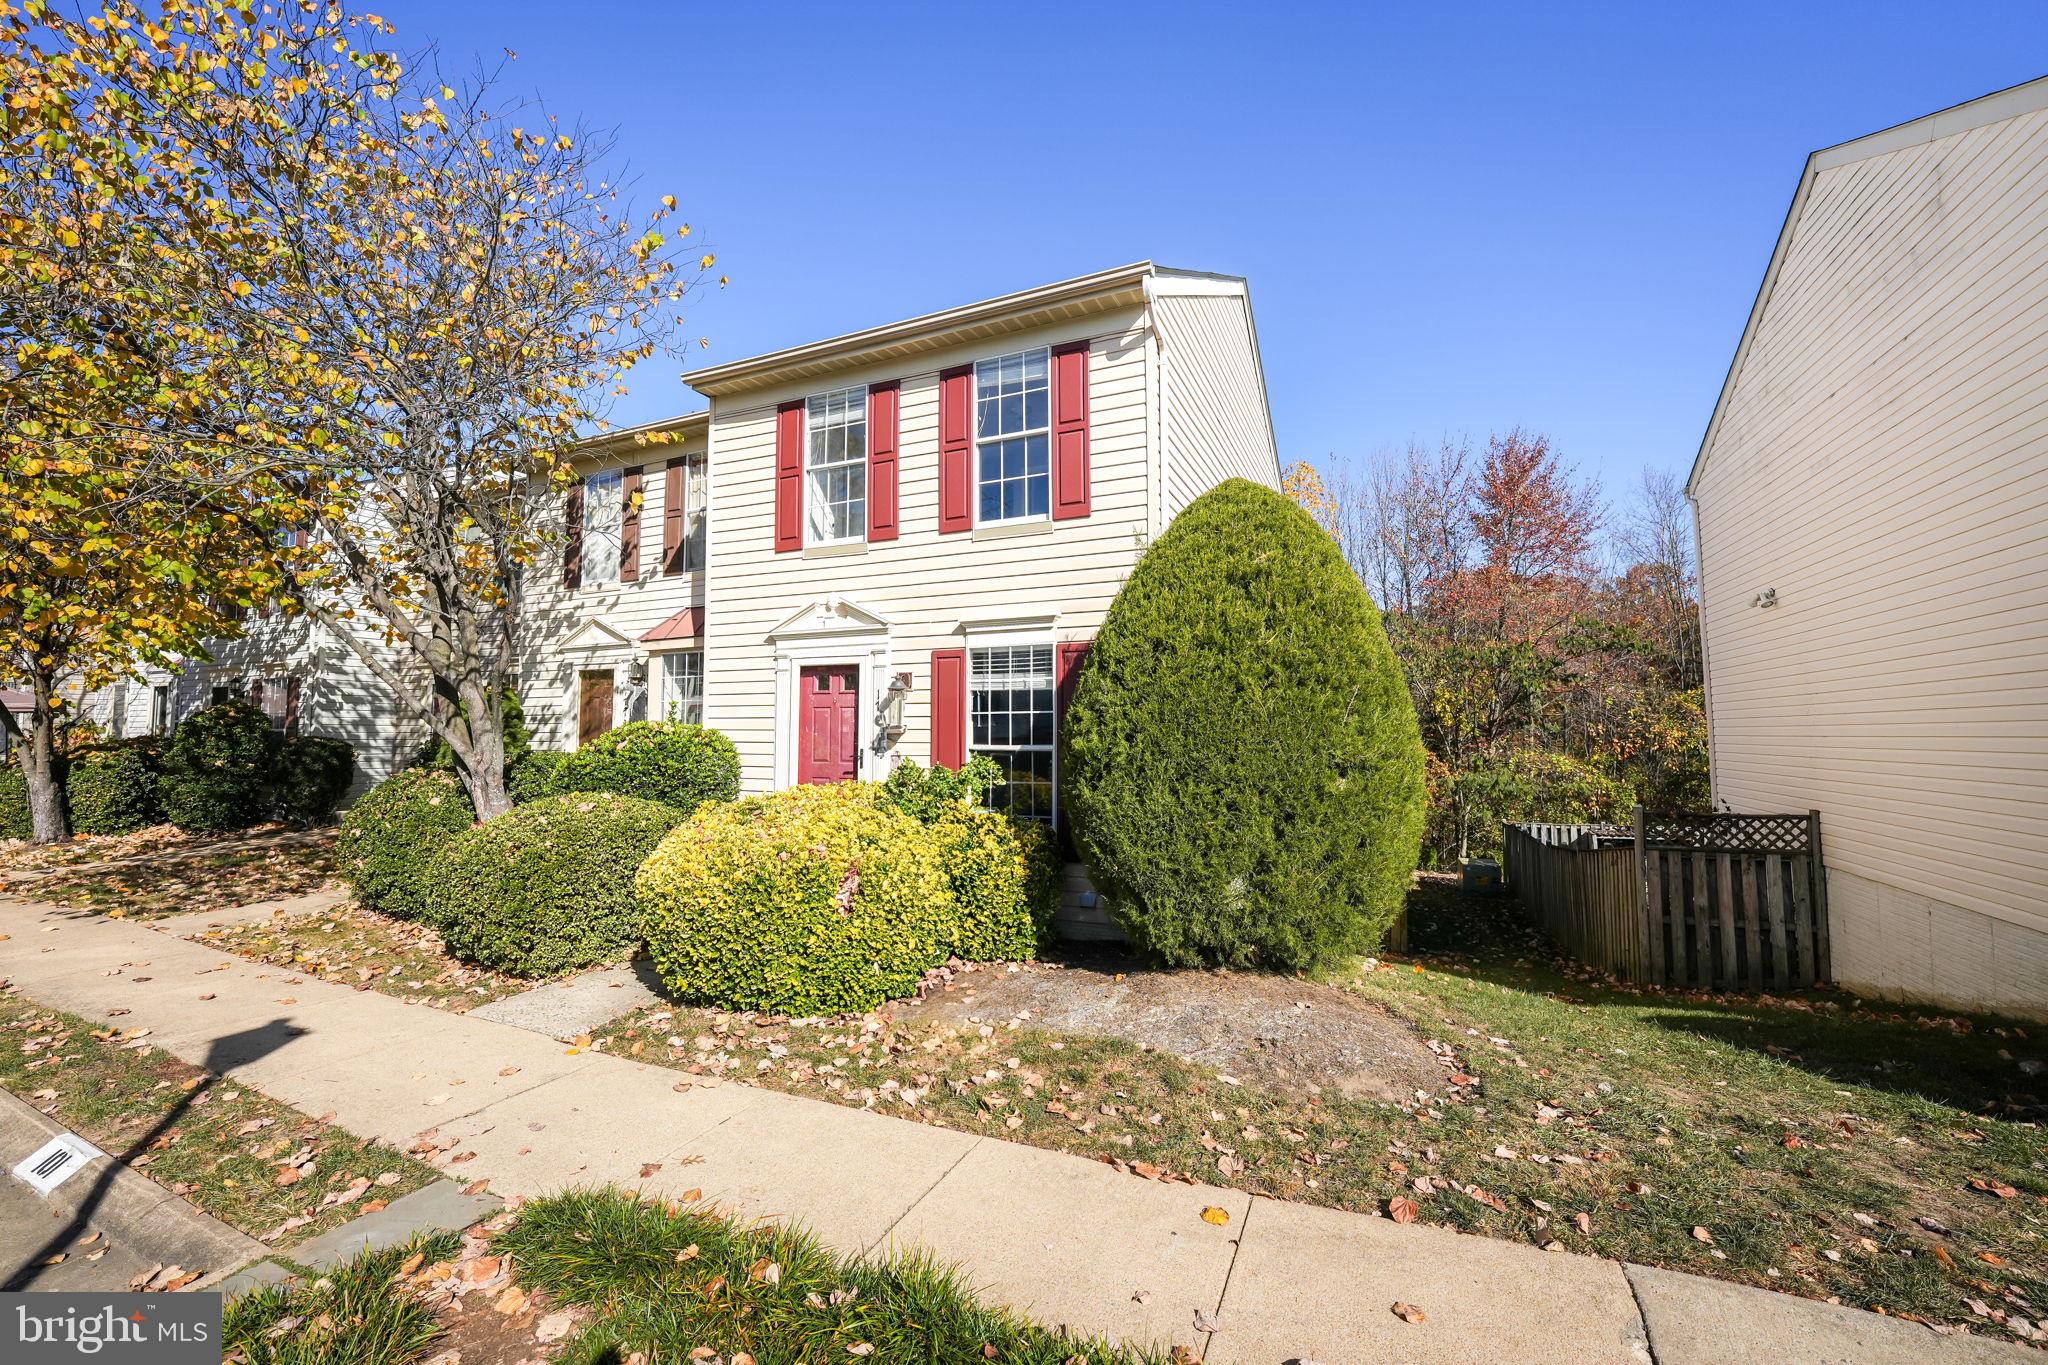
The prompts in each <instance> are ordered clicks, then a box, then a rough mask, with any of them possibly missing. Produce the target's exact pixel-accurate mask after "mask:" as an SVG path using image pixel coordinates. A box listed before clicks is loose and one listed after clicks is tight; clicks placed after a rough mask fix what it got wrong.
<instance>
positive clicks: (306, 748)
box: [276, 735, 356, 825]
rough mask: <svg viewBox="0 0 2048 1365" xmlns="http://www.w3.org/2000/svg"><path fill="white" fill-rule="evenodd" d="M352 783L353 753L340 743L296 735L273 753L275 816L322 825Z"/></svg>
mask: <svg viewBox="0 0 2048 1365" xmlns="http://www.w3.org/2000/svg"><path fill="white" fill-rule="evenodd" d="M355 781H356V751H355V748H354V746H352V745H350V744H349V743H347V742H346V741H344V740H339V739H326V738H323V737H322V736H320V735H299V736H297V737H296V738H293V739H288V740H286V741H285V742H284V747H283V748H282V749H280V750H279V751H278V754H277V783H276V785H277V816H278V818H279V819H280V820H289V821H290V822H291V823H292V824H295V825H324V824H326V823H327V822H328V821H329V820H332V819H333V818H334V812H335V808H336V807H338V806H340V805H341V802H342V798H344V797H346V796H347V795H348V789H349V788H350V787H352V786H354V785H355Z"/></svg>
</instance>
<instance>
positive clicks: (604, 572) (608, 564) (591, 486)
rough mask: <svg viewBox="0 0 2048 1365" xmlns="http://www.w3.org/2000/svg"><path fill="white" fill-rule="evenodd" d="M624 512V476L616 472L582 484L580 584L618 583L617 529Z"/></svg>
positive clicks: (613, 470)
mask: <svg viewBox="0 0 2048 1365" xmlns="http://www.w3.org/2000/svg"><path fill="white" fill-rule="evenodd" d="M625 512H626V498H625V475H624V474H623V473H622V472H621V471H619V470H616V469H612V470H607V471H605V472H604V473H602V474H591V475H588V476H586V477H585V478H584V480H583V583H584V585H585V586H589V585H591V584H596V583H616V582H618V581H619V528H620V523H621V521H622V520H623V518H624V516H625Z"/></svg>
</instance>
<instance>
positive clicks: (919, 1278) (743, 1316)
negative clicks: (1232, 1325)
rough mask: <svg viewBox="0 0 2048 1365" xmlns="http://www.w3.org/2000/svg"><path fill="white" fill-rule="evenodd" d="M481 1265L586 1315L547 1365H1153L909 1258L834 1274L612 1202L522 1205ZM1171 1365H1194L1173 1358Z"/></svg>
mask: <svg viewBox="0 0 2048 1365" xmlns="http://www.w3.org/2000/svg"><path fill="white" fill-rule="evenodd" d="M492 1250H493V1251H495V1252H498V1253H501V1254H504V1255H508V1256H510V1258H511V1260H512V1264H513V1267H514V1274H515V1275H516V1276H517V1277H518V1279H519V1281H520V1283H521V1284H523V1285H524V1286H526V1287H527V1288H529V1289H534V1290H540V1291H543V1292H544V1293H545V1294H546V1295H547V1296H548V1300H549V1302H551V1303H559V1304H572V1305H576V1306H579V1307H581V1308H584V1309H588V1310H590V1312H589V1314H588V1320H587V1322H586V1323H585V1325H583V1326H582V1327H581V1328H580V1329H579V1330H578V1331H577V1332H576V1334H575V1335H573V1336H571V1337H570V1338H569V1339H568V1340H567V1341H566V1342H564V1343H563V1347H562V1349H561V1351H560V1352H559V1354H557V1355H556V1356H555V1360H556V1361H557V1362H559V1365H608V1363H611V1362H618V1361H623V1360H631V1359H640V1358H642V1354H641V1353H644V1355H645V1358H647V1359H650V1360H652V1361H655V1362H668V1361H678V1362H681V1361H692V1360H698V1359H701V1358H704V1357H708V1356H712V1355H714V1354H715V1355H716V1356H718V1357H719V1358H722V1359H724V1360H726V1361H728V1362H738V1361H740V1360H741V1359H742V1358H748V1359H751V1360H752V1361H755V1362H758V1365H781V1363H782V1362H794V1361H835V1360H873V1361H890V1362H897V1361H932V1362H954V1361H962V1362H964V1361H985V1360H997V1361H1004V1362H1014V1363H1015V1365H1073V1362H1074V1361H1076V1360H1079V1361H1083V1362H1086V1363H1087V1365H1161V1363H1163V1362H1165V1361H1167V1360H1168V1357H1167V1356H1166V1355H1165V1354H1163V1353H1155V1352H1152V1351H1145V1350H1139V1349H1134V1348H1130V1347H1119V1346H1111V1345H1108V1344H1106V1343H1103V1342H1099V1341H1087V1340H1081V1339H1078V1338H1074V1337H1069V1336H1067V1335H1065V1334H1064V1333H1057V1332H1053V1331H1049V1330H1047V1329H1046V1328H1043V1327H1040V1326H1038V1325H1036V1324H1035V1323H1031V1322H1027V1321H1024V1320H1022V1319H1020V1318H1017V1317H1014V1316H1012V1315H1010V1314H1008V1313H1005V1312H1002V1311H999V1310H997V1309H994V1308H989V1307H986V1306H984V1305H982V1304H980V1303H978V1302H976V1300H975V1299H974V1297H973V1295H972V1293H971V1292H970V1291H969V1290H968V1289H967V1288H966V1286H965V1285H964V1284H963V1282H962V1281H961V1280H960V1278H959V1277H958V1276H957V1275H955V1274H954V1273H953V1272H951V1271H950V1270H947V1269H945V1268H944V1267H942V1266H939V1265H937V1264H935V1263H934V1262H932V1261H931V1260H929V1259H927V1258H923V1257H917V1256H910V1257H897V1258H894V1259H889V1260H874V1261H861V1260H848V1259H845V1258H843V1257H839V1256H835V1255H834V1254H833V1253H831V1252H829V1251H826V1250H825V1249H824V1248H822V1247H821V1246H819V1245H818V1243H817V1242H815V1241H813V1240H812V1239H811V1238H809V1237H808V1236H806V1235H804V1234H803V1233H800V1232H794V1231H791V1230H789V1229H787V1228H782V1227H774V1226H748V1225H743V1224H738V1223H734V1222H732V1221H730V1220H729V1219H725V1218H721V1217H719V1216H717V1215H715V1214H713V1213H711V1212H710V1211H708V1210H705V1209H694V1208H686V1207H678V1206H676V1205H672V1204H671V1205H666V1206H660V1205H654V1204H648V1203H641V1202H639V1201H637V1200H635V1199H634V1198H633V1196H631V1195H629V1194H625V1193H621V1192H619V1191H616V1190H590V1191H574V1192H571V1193H567V1194H564V1195H561V1196H558V1197H555V1198H552V1199H543V1200H540V1201H539V1202H537V1203H532V1204H528V1205H527V1206H526V1207H525V1209H524V1210H523V1211H522V1212H521V1213H520V1216H519V1220H518V1221H517V1222H516V1223H514V1224H513V1225H512V1226H511V1227H510V1228H508V1229H506V1231H504V1232H503V1233H501V1234H500V1235H499V1236H498V1238H497V1239H496V1241H495V1242H494V1243H493V1244H492ZM1172 1359H1173V1360H1174V1361H1176V1362H1179V1361H1183V1360H1185V1361H1192V1360H1193V1359H1194V1356H1193V1355H1191V1354H1188V1353H1186V1352H1180V1353H1177V1354H1175V1355H1174V1356H1173V1357H1172Z"/></svg>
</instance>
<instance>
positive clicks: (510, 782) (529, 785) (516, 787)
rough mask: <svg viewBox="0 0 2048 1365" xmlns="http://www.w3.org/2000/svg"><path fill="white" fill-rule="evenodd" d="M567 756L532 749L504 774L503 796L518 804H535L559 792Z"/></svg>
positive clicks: (545, 750)
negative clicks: (531, 802)
mask: <svg viewBox="0 0 2048 1365" xmlns="http://www.w3.org/2000/svg"><path fill="white" fill-rule="evenodd" d="M568 761H569V755H567V754H564V753H557V752H555V751H554V750H552V749H534V750H531V751H530V752H528V754H527V755H526V757H524V758H522V759H520V760H519V762H518V764H517V765H516V766H514V767H511V768H508V769H507V770H506V772H505V794H506V795H508V796H510V797H511V798H512V800H513V801H514V802H515V803H517V804H519V805H522V806H523V805H525V804H526V803H527V802H529V801H538V800H540V799H541V798H542V797H545V796H559V795H561V792H562V765H563V764H564V763H567V762H568Z"/></svg>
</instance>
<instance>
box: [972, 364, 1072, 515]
mask: <svg viewBox="0 0 2048 1365" xmlns="http://www.w3.org/2000/svg"><path fill="white" fill-rule="evenodd" d="M1034 351H1043V352H1045V425H1044V426H1043V427H1026V428H1024V429H1023V430H1022V431H1011V432H1005V433H1003V434H1002V435H1000V436H991V437H988V438H986V440H984V439H983V437H982V434H981V367H982V366H983V365H1000V364H1002V363H1003V362H1004V361H1005V360H1008V359H1010V358H1011V357H1012V356H1028V355H1030V354H1031V353H1032V352H1034ZM967 377H968V381H969V388H968V393H967V430H968V434H969V441H968V446H967V458H968V479H967V482H968V486H969V497H970V499H971V502H970V505H969V509H968V510H969V511H970V512H972V513H973V529H974V530H976V531H982V530H989V531H994V530H996V529H997V528H999V527H1003V528H1022V527H1038V526H1051V525H1052V456H1053V450H1052V423H1053V412H1052V346H1051V345H1050V343H1048V344H1045V345H1040V346H1026V347H1025V348H1024V349H1023V350H1021V351H1004V352H1003V353H1002V354H1001V355H992V356H987V357H984V358H983V359H981V360H977V361H975V362H974V367H973V369H971V370H970V371H969V372H968V376H967ZM1041 434H1042V435H1043V436H1044V437H1045V511H1044V512H1042V513H1040V514H1038V515H1036V516H1033V515H1031V514H1030V513H1026V514H1025V515H1023V516H1020V517H991V518H988V519H986V520H984V519H983V518H982V515H981V448H982V446H984V445H992V444H997V443H1000V442H1003V441H1015V440H1021V439H1027V438H1029V437H1032V436H1038V435H1041Z"/></svg>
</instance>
